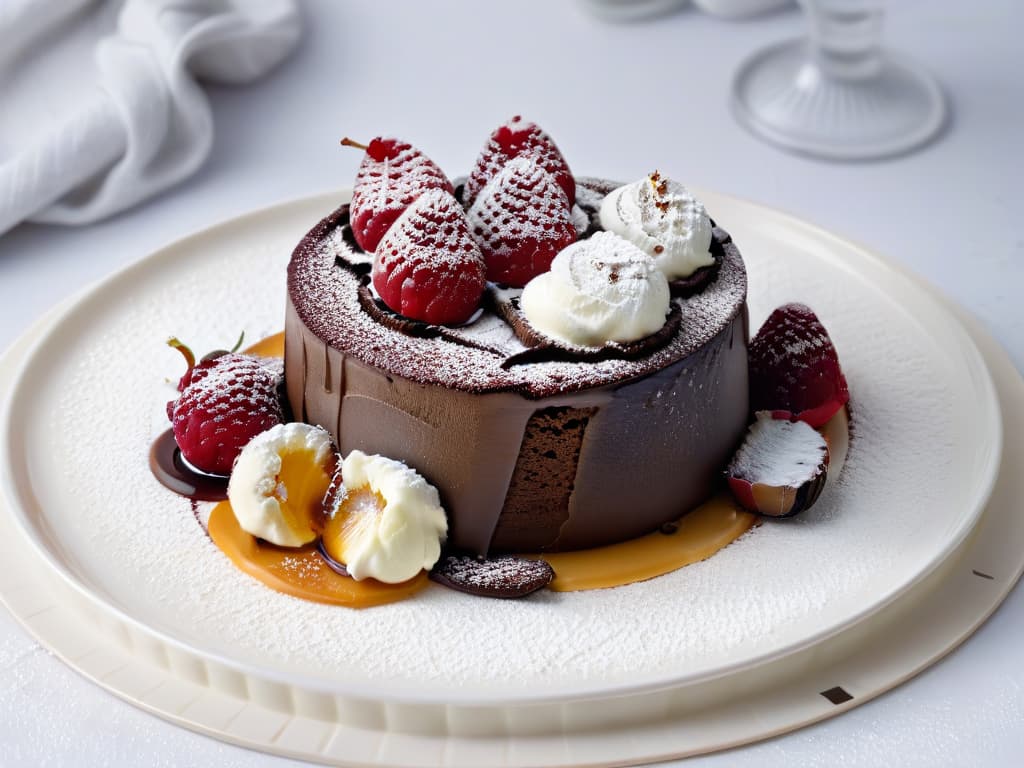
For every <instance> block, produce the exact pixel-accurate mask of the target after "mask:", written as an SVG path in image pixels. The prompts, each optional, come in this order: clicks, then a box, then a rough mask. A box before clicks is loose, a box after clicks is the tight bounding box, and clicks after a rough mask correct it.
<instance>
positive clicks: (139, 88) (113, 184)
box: [0, 0, 300, 234]
mask: <svg viewBox="0 0 1024 768" xmlns="http://www.w3.org/2000/svg"><path fill="white" fill-rule="evenodd" d="M92 2H93V0H5V3H6V4H5V5H3V6H0V8H2V10H0V39H2V40H5V41H7V40H12V41H17V45H18V46H20V47H22V48H25V47H26V46H30V45H32V43H33V42H34V41H35V40H36V39H37V38H39V37H41V36H42V35H44V34H52V33H53V32H54V31H55V30H58V29H59V28H60V27H61V26H62V25H68V24H73V23H75V20H76V19H79V20H81V19H82V18H83V17H82V15H81V14H80V13H78V14H77V15H76V12H79V11H81V9H82V8H84V7H85V6H88V5H90V4H91V3H92ZM299 34H300V23H299V14H298V10H297V8H296V5H295V0H258V1H257V0H126V2H125V3H124V5H123V7H122V8H121V12H120V15H119V16H118V21H117V31H116V34H114V35H112V36H109V37H106V38H103V39H102V40H100V41H99V42H98V44H97V46H96V52H95V55H96V62H97V66H98V71H99V88H98V89H97V91H96V95H95V97H93V98H92V99H91V100H87V101H86V102H85V103H84V104H80V105H78V106H76V108H75V110H74V111H73V113H72V114H71V115H69V116H67V117H66V118H64V119H63V120H62V121H58V122H57V124H56V125H55V126H54V127H51V128H49V129H48V130H46V131H45V132H44V133H43V134H42V135H40V136H39V137H38V138H36V139H34V140H33V141H32V142H31V143H30V144H29V145H28V146H25V147H23V148H19V149H18V150H17V151H16V152H15V153H14V154H13V156H10V157H8V158H5V160H4V162H3V163H2V164H0V234H2V233H3V232H5V231H6V230H8V229H10V228H11V227H13V226H14V225H15V224H17V223H18V222H20V221H22V220H24V219H31V220H33V221H41V222H54V223H60V224H83V223H87V222H91V221H96V220H98V219H101V218H104V217H106V216H109V215H111V214H113V213H116V212H118V211H121V210H123V209H125V208H128V207H130V206H132V205H135V204H136V203H138V202H140V201H141V200H144V199H146V198H148V197H150V196H152V195H154V194H156V193H158V192H160V191H161V190H164V189H166V188H167V187H170V186H171V185H173V184H176V183H177V182H179V181H181V180H182V179H184V178H186V177H187V176H189V175H190V174H192V173H193V172H194V171H195V170H196V169H197V168H198V167H199V166H200V165H201V164H202V163H203V161H204V160H205V159H206V157H207V155H208V154H209V151H210V147H211V145H212V143H213V119H212V115H211V110H210V104H209V101H208V100H207V97H206V94H205V93H204V92H203V90H202V88H201V87H200V85H199V82H201V81H205V82H218V83H245V82H249V81H250V80H253V79H256V78H258V77H260V76H262V75H263V74H265V73H266V72H267V71H269V70H270V69H272V68H273V67H274V66H276V65H277V64H278V63H279V62H280V61H281V60H282V59H284V58H285V57H286V56H287V55H288V53H289V52H290V51H291V50H292V49H293V48H294V47H295V44H296V43H297V42H298V39H299ZM16 56H17V51H15V50H13V46H12V49H11V50H7V51H6V52H5V53H4V54H3V55H0V72H2V71H3V68H4V67H8V66H11V61H13V60H14V59H16Z"/></svg>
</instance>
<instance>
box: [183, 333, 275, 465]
mask: <svg viewBox="0 0 1024 768" xmlns="http://www.w3.org/2000/svg"><path fill="white" fill-rule="evenodd" d="M272 365H273V363H272V362H271V361H266V360H262V359H260V358H257V357H253V356H251V355H240V354H236V353H233V352H232V353H228V354H225V355H222V356H220V357H218V358H216V359H214V360H210V361H207V362H204V363H200V364H199V365H198V366H196V367H195V368H193V369H191V370H190V371H189V372H188V373H186V376H189V378H190V380H189V383H188V386H186V387H185V389H184V391H183V392H182V393H181V396H180V397H178V398H177V399H176V400H171V401H170V402H169V403H167V415H168V417H169V418H170V420H171V425H172V427H173V428H174V439H175V441H176V442H177V443H178V448H179V449H181V454H182V456H184V457H185V460H186V461H188V462H189V464H191V465H192V466H193V467H195V468H196V469H200V470H202V471H203V472H209V473H210V474H216V475H228V474H230V473H231V467H232V465H233V464H234V462H235V459H236V458H237V457H238V454H239V453H241V451H242V449H243V448H244V447H245V446H246V444H247V443H248V442H249V441H250V440H251V439H252V438H253V437H255V436H256V435H258V434H259V433H260V432H263V431H265V430H267V429H270V428H271V427H272V426H274V425H275V424H280V423H282V422H283V421H284V414H283V412H282V409H281V400H280V396H279V393H278V388H279V384H280V379H281V374H280V371H279V370H275V368H273V367H272Z"/></svg>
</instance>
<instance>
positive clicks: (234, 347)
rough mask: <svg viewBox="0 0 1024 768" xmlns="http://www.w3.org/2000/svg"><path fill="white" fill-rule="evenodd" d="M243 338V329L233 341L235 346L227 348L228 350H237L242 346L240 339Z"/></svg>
mask: <svg viewBox="0 0 1024 768" xmlns="http://www.w3.org/2000/svg"><path fill="white" fill-rule="evenodd" d="M244 338H245V331H242V332H241V333H240V334H238V341H236V342H235V346H233V347H232V348H231V349H229V350H228V352H237V351H238V350H239V349H241V348H242V340H243V339H244Z"/></svg>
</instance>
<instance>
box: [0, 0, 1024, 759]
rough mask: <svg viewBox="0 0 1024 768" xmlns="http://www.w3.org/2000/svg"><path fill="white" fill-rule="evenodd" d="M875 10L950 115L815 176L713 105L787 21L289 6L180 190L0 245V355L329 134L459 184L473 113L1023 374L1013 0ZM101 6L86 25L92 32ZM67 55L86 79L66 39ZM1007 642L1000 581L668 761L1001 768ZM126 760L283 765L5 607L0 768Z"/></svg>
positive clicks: (218, 108)
mask: <svg viewBox="0 0 1024 768" xmlns="http://www.w3.org/2000/svg"><path fill="white" fill-rule="evenodd" d="M890 5H891V8H890V9H889V14H888V17H887V21H886V30H885V36H886V39H887V40H888V41H890V42H891V43H892V44H893V45H894V46H898V47H899V48H900V49H902V50H903V51H904V52H905V53H907V54H910V55H912V56H914V57H915V58H917V59H918V60H920V61H921V62H923V63H926V64H927V66H928V67H929V68H930V69H931V70H932V71H933V72H934V73H935V74H936V75H937V76H938V77H939V78H940V79H941V81H942V83H943V85H944V86H945V88H946V89H947V94H948V96H949V98H950V102H951V105H952V108H953V114H954V117H953V120H952V122H951V124H950V126H949V129H948V131H947V132H946V134H945V135H944V136H943V137H942V138H941V139H940V140H939V141H938V142H937V143H935V144H934V145H932V146H930V147H928V148H927V149H925V150H924V151H921V152H918V153H916V154H913V155H910V156H908V157H905V158H901V159H897V160H890V161H886V162H880V163H872V164H861V165H842V164H839V165H836V164H824V163H820V162H815V161H811V160H807V159H802V158H799V157H795V156H792V155H788V154H784V153H782V152H779V151H777V150H775V149H773V148H771V147H769V146H767V145H764V144H762V143H760V142H759V141H757V140H755V139H753V138H752V137H750V136H749V135H747V134H746V133H745V132H744V131H743V130H742V129H741V128H739V127H738V126H737V125H736V123H734V122H733V120H732V118H731V117H730V115H729V112H728V107H727V103H728V89H729V83H730V78H731V75H732V73H733V72H734V71H735V70H736V68H737V66H738V65H739V63H740V61H741V60H742V59H743V58H744V57H745V56H746V55H748V54H749V53H750V52H752V51H754V50H756V49H757V48H759V47H761V46H764V45H766V44H768V43H771V42H773V41H776V40H780V39H783V38H786V37H792V36H795V35H796V34H798V33H800V31H801V30H802V22H801V18H800V16H799V15H798V14H797V13H796V12H794V11H791V12H788V13H781V14H776V15H772V16H769V17H767V18H762V19H757V20H751V21H745V22H731V23H730V22H724V21H719V20H716V19H713V18H709V17H706V16H704V15H701V14H699V13H697V12H694V11H684V12H681V13H679V14H677V15H675V16H672V17H670V18H666V19H660V20H657V21H652V22H644V23H636V24H630V25H611V24H606V23H603V22H599V21H597V20H595V19H593V18H591V17H590V16H589V15H587V13H585V12H584V11H583V9H582V7H581V6H580V5H578V4H576V3H571V2H567V1H563V2H551V1H550V0H518V2H516V3H501V4H498V3H471V2H469V1H468V0H464V1H462V2H459V1H458V0H450V1H447V2H432V3H420V2H411V1H410V2H404V3H400V2H383V1H382V0H377V2H372V3H371V2H365V3H361V4H356V3H354V2H351V3H348V2H346V3H341V2H331V1H329V0H317V1H314V0H308V2H306V3H304V10H305V15H306V21H307V25H306V26H307V29H306V36H305V39H304V41H303V42H302V44H301V46H300V49H299V51H298V52H297V53H296V55H295V56H294V57H293V58H291V59H290V60H289V61H288V62H286V63H285V65H284V66H283V67H281V68H280V69H279V70H278V71H276V72H275V73H273V74H272V75H271V76H270V77H269V78H268V79H267V80H265V81H264V82H262V83H260V84H258V85H255V86H252V87H248V88H239V89H229V88H215V89H212V91H211V92H212V97H213V106H214V114H215V120H216V130H217V136H216V141H215V146H214V150H213V154H212V157H211V158H210V161H209V162H208V163H207V164H206V166H205V167H204V168H203V169H202V170H201V171H200V172H199V173H198V174H196V175H195V176H194V177H193V178H192V179H190V180H189V181H187V182H186V183H184V184H182V185H181V186H180V187H178V188H176V189H175V190H173V191H171V192H169V193H167V194H165V195H163V196H161V197H159V198H158V199H156V200H153V201H151V202H149V203H147V204H145V205H143V206H141V207H139V208H136V209H134V210H131V211H129V212H127V213H124V214H122V215H120V216H117V217H115V218H113V219H111V220H109V221H105V222H102V223H100V224H96V225H94V226H90V227H84V228H78V229H63V228H59V227H49V226H36V225H23V226H21V227H18V228H17V229H15V230H13V231H11V232H10V233H8V234H6V235H4V236H2V237H0V349H2V348H6V347H7V346H8V345H9V344H10V343H11V342H13V341H14V340H15V339H16V338H17V337H18V336H19V335H21V334H22V333H23V332H24V331H25V330H26V329H27V328H28V327H29V326H30V325H31V324H32V322H33V321H35V320H36V319H38V318H39V317H40V316H41V315H42V314H43V313H44V312H45V311H46V310H47V309H49V308H50V307H52V306H53V305H55V304H56V303H58V302H60V301H61V300H63V299H66V298H68V297H69V296H71V295H72V294H74V293H75V292H76V291H78V290H79V289H80V288H81V287H83V286H85V285H88V284H89V283H91V282H92V281H95V280H98V279H101V278H103V277H104V276H106V275H107V274H109V273H110V272H112V271H113V270H115V269H117V268H119V267H121V266H123V265H126V264H129V263H131V262H134V261H136V260H138V259H140V258H142V257H143V256H145V255H146V254H147V253H150V252H151V251H153V250H155V249H156V248H158V247H159V246H161V245H163V244H165V243H167V242H169V241H171V240H175V239H177V238H179V237H182V236H184V235H187V234H189V233H190V232H192V231H194V230H197V229H200V228H203V227H206V226H208V225H210V224H213V223H215V222H217V221H219V220H221V219H224V218H227V217H231V216H234V215H236V214H240V213H243V212H245V211H248V210H250V209H252V208H255V207H260V206H265V205H268V204H271V203H275V202H278V201H282V200H286V199H288V198H292V197H297V196H303V195H307V194H310V193H313V192H318V191H323V190H327V189H332V188H335V187H340V186H345V185H349V184H350V183H351V180H352V178H353V174H354V171H355V167H356V164H357V162H358V160H359V153H357V152H354V151H352V150H343V149H340V148H339V147H338V146H337V141H338V139H339V138H340V137H341V136H342V135H343V134H347V135H350V136H353V137H367V138H368V137H372V136H374V135H376V134H378V133H384V134H397V135H400V136H403V137H405V138H408V139H410V140H411V141H412V142H413V143H415V144H416V145H418V146H420V147H421V148H423V149H424V150H425V151H426V152H427V153H428V154H429V155H430V156H431V157H433V158H434V159H435V160H436V161H437V162H438V163H439V164H440V165H441V166H442V167H443V168H447V169H449V170H450V171H456V170H457V169H465V168H468V167H469V165H470V164H471V163H472V162H473V159H474V158H475V156H476V153H477V151H478V149H479V147H480V145H481V143H482V141H483V139H484V138H485V137H486V135H487V133H488V132H489V131H490V130H491V128H492V127H493V126H494V125H497V124H498V123H499V122H501V121H502V120H504V119H505V118H507V117H508V116H510V115H512V114H515V113H519V112H521V113H523V114H525V115H527V116H528V117H531V118H533V119H535V120H537V121H538V122H539V123H541V124H542V125H543V126H544V127H545V128H546V129H547V130H548V131H549V132H550V133H551V134H552V135H553V136H554V137H555V138H556V140H557V141H558V143H559V145H560V146H561V147H562V149H563V151H564V152H565V154H566V155H567V157H568V159H569V161H570V163H571V164H572V166H573V168H574V169H577V170H578V171H579V172H583V173H588V174H593V175H600V176H606V177H611V178H624V179H632V178H635V177H638V176H640V175H642V174H643V173H645V172H647V171H648V170H651V169H654V168H660V169H662V170H663V171H666V172H668V173H670V174H671V175H672V176H673V177H677V178H680V179H682V180H684V181H686V182H688V183H692V184H694V185H702V186H706V187H710V188H714V189H719V190H722V191H726V192H730V193H733V194H735V195H739V196H741V197H746V198H749V199H751V200H755V201H758V202H762V203H766V204H768V205H771V206H775V207H778V208H781V209H783V210H787V211H790V212H792V213H795V214H797V215H799V216H801V217H804V218H806V219H808V220H810V221H813V222H816V223H818V224H820V225H822V226H824V227H826V228H828V229H831V230H834V231H835V232H837V233H839V234H841V235H845V236H847V237H850V238H852V239H854V240H857V241H860V242H862V243H864V244H866V245H868V246H869V247H871V248H874V249H876V250H878V251H881V252H883V253H885V254H886V255H888V256H890V257H892V258H893V259H894V260H896V261H897V262H900V263H902V264H904V265H906V266H908V267H909V268H911V269H912V270H914V271H915V272H917V273H919V274H921V275H924V276H925V277H927V278H928V279H929V280H930V281H931V282H933V283H934V284H935V285H937V286H938V287H939V288H940V289H941V290H942V291H944V292H945V293H946V294H947V295H949V296H950V297H952V298H953V299H954V300H956V301H957V302H959V303H960V304H962V305H963V306H965V307H967V308H969V309H970V310H972V311H973V312H974V313H975V314H976V315H977V316H978V317H979V318H980V319H981V321H982V323H983V324H984V325H985V327H987V329H988V330H989V331H990V332H991V333H992V334H993V335H994V336H995V337H996V338H997V339H998V340H999V341H1000V342H1001V343H1002V344H1003V346H1004V347H1005V348H1006V349H1007V350H1008V351H1009V353H1010V356H1011V357H1012V359H1013V361H1014V363H1015V364H1016V366H1017V368H1018V369H1019V370H1021V369H1024V309H1022V297H1021V292H1022V289H1024V183H1022V179H1021V177H1022V175H1024V159H1022V158H1024V138H1022V137H1024V106H1022V104H1024V81H1022V80H1021V72H1024V47H1022V46H1021V44H1020V30H1021V29H1024V4H1022V3H1019V2H1017V0H989V2H986V3H968V2H952V0H949V1H944V2H938V1H937V0H903V2H899V3H891V4H890ZM110 17H111V14H110V13H109V12H101V13H100V14H98V16H97V17H96V18H95V19H94V20H93V22H92V23H93V24H94V25H105V24H109V23H110ZM81 55H82V61H83V67H82V69H81V77H82V78H83V80H84V79H87V78H88V77H89V75H90V69H89V63H88V56H87V49H86V48H85V47H84V46H81ZM16 87H17V82H16V80H15V81H14V82H11V81H10V80H9V79H8V80H7V81H4V80H0V104H2V103H3V94H4V89H5V88H16ZM63 87H66V88H69V89H70V88H73V87H75V83H74V82H69V83H67V84H66V85H65V86H63ZM57 103H58V104H59V102H57ZM46 109H47V110H49V111H50V112H51V113H52V111H54V110H55V109H57V108H56V107H55V106H54V103H50V104H49V105H48V106H47V108H46ZM37 118H39V116H38V115H26V114H11V113H10V112H9V111H6V110H4V109H2V108H0V137H2V136H4V135H5V134H4V130H5V129H6V130H7V132H8V133H7V135H11V134H12V132H13V133H17V132H19V131H21V132H23V131H25V130H30V129H31V126H32V124H33V123H32V121H33V120H34V119H37ZM2 156H3V146H2V144H0V158H2ZM112 352H116V350H112ZM1021 638H1024V590H1021V589H1017V590H1016V591H1015V592H1014V593H1013V594H1011V596H1010V597H1009V599H1008V600H1007V601H1006V603H1005V604H1004V605H1003V606H1002V608H1001V609H1000V610H999V611H998V613H997V614H996V615H995V616H994V617H993V618H992V619H991V620H990V621H989V622H988V623H987V624H986V625H985V626H984V627H982V629H981V630H980V631H979V632H978V633H977V634H976V635H975V636H974V637H973V638H972V639H971V640H970V641H969V642H967V643H966V644H965V645H964V646H963V647H961V648H960V649H959V650H957V651H955V652H954V653H953V654H951V655H950V656H949V657H947V658H946V659H945V660H944V661H942V662H941V663H939V664H937V665H935V666H934V667H932V668H931V669H929V670H927V671H926V672H925V673H924V674H922V675H920V676H919V677H917V678H915V679H914V680H912V681H910V682H909V683H907V684H905V685H903V686H901V687H899V688H897V689H896V690H894V691H892V692H891V693H889V694H887V695H884V696H882V697H880V698H878V699H876V700H874V701H872V702H869V703H866V704H864V705H863V706H860V707H858V708H856V709H854V710H852V711H850V712H848V713H847V714H844V715H842V716H841V717H838V718H834V719H832V720H829V721H826V722H824V723H821V724H819V725H816V726H813V727H810V728H806V729H803V730H801V731H797V732H795V733H793V734H790V735H788V736H783V737H780V738H776V739H772V740H769V741H766V742H762V743H760V744H756V745H752V746H749V747H745V748H742V749H737V750H733V751H730V752H727V753H723V754H718V755H712V756H708V757H702V758H697V759H693V760H691V761H687V762H686V765H687V766H691V765H693V766H727V765H728V766H735V765H742V766H755V765H756V766H787V768H790V767H792V766H813V765H821V764H829V765H842V766H875V765H901V766H936V765H951V766H960V765H963V766H968V765H969V766H1003V765H1020V764H1021V761H1022V760H1024V663H1022V661H1024V653H1022V651H1021V647H1022V641H1021ZM138 764H146V765H149V766H153V768H156V767H157V766H164V765H167V766H172V765H186V764H188V765H222V766H236V765H237V766H242V765H245V766H252V765H259V766H275V767H276V766H284V765H289V764H294V763H290V761H286V760H282V759H278V758H273V757H269V756H263V755H255V754H253V753H250V752H247V751H245V750H242V749H238V748H236V747H232V746H228V745H226V744H222V743H220V742H217V741H214V740H212V739H209V738H205V737H202V736H198V735H195V734H193V733H191V732H188V731H185V730H182V729H179V728H176V727H174V726H171V725H169V724H167V723H165V722H163V721H162V720H159V719H157V718H155V717H152V716H149V715H147V714H144V713H142V712H140V711H137V710H135V709H133V708H132V707H130V706H129V705H127V704H124V703H122V702H121V701H119V700H118V699H116V698H114V697H112V696H110V695H109V694H107V693H105V692H104V691H102V690H101V689H99V688H97V687H95V686H93V685H92V684H90V683H88V682H86V681H85V680H83V679H81V678H80V677H79V676H78V675H76V674H75V673H74V672H72V671H71V670H69V669H68V668H66V667H65V666H64V665H63V664H62V663H60V662H59V661H57V660H56V659H54V658H52V657H50V656H49V655H48V654H47V653H46V652H45V651H43V650H42V649H40V648H39V647H38V646H37V645H36V644H35V643H34V642H33V641H32V640H31V639H30V638H29V637H28V636H27V635H26V634H25V633H24V632H23V631H22V630H21V628H20V627H18V626H17V625H16V624H15V623H14V621H13V619H12V618H11V617H10V616H9V615H8V614H7V613H6V612H4V611H0V765H2V766H21V765H33V766H35V765H40V766H41V765H90V766H93V765H95V766H101V765H102V766H105V765H110V766H127V765H138Z"/></svg>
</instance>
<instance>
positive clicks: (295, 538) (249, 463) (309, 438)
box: [228, 422, 335, 547]
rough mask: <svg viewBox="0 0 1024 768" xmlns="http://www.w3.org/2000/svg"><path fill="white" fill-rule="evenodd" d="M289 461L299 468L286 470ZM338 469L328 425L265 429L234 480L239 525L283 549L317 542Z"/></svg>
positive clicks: (245, 452)
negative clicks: (325, 502) (325, 500)
mask: <svg viewBox="0 0 1024 768" xmlns="http://www.w3.org/2000/svg"><path fill="white" fill-rule="evenodd" d="M286 462H288V463H292V464H293V467H297V468H295V469H294V471H292V470H286V468H285V463H286ZM334 467H335V458H334V446H333V445H332V443H331V436H330V434H328V432H327V430H326V429H323V428H322V427H314V426H311V425H309V424H301V423H298V422H295V423H291V424H278V425H276V426H274V427H271V428H270V429H268V430H267V431H266V432H261V433H260V434H258V435H256V437H254V438H253V439H252V440H250V441H249V443H248V444H247V445H246V446H245V448H243V449H242V452H241V453H240V454H239V455H238V458H237V459H236V460H235V466H234V468H233V469H232V470H231V479H230V480H229V481H228V501H230V502H231V509H232V510H233V511H234V513H235V518H236V519H237V520H238V524H239V525H240V526H241V527H242V530H244V531H246V532H247V533H250V534H252V535H253V536H258V537H259V538H261V539H264V540H265V541H269V542H270V543H272V544H277V545H278V546H281V547H301V546H302V545H303V544H308V543H309V542H311V541H314V540H315V539H316V538H317V536H319V528H320V524H321V522H322V520H323V505H322V500H323V494H324V491H325V490H326V488H327V486H328V485H329V483H330V480H331V475H332V474H333V472H334Z"/></svg>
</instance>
